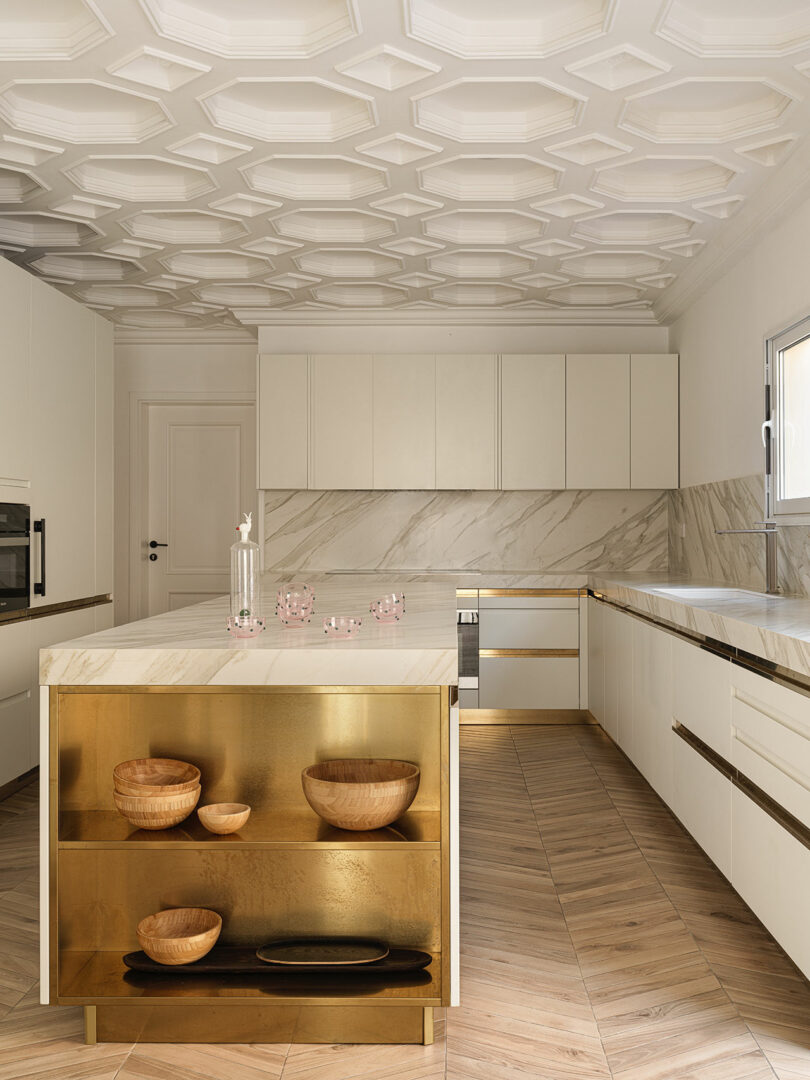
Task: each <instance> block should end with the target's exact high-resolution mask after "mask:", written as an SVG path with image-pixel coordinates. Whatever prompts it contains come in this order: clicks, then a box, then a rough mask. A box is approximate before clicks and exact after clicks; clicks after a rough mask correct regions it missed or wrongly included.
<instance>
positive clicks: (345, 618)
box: [323, 615, 363, 638]
mask: <svg viewBox="0 0 810 1080" xmlns="http://www.w3.org/2000/svg"><path fill="white" fill-rule="evenodd" d="M362 625H363V620H362V619H356V618H355V617H354V616H353V615H327V616H326V618H325V619H324V620H323V632H324V633H325V634H326V636H327V637H332V638H350V637H357V634H358V633H359V631H360V627H361V626H362Z"/></svg>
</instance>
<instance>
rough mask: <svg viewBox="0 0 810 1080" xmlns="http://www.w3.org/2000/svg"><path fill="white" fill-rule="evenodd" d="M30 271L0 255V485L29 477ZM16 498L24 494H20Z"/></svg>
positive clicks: (32, 427) (31, 430) (21, 482)
mask: <svg viewBox="0 0 810 1080" xmlns="http://www.w3.org/2000/svg"><path fill="white" fill-rule="evenodd" d="M31 281H32V278H31V275H30V274H26V273H25V272H23V271H20V270H19V268H18V267H16V266H12V265H11V264H10V263H8V262H6V260H5V259H0V297H2V301H1V302H2V313H3V336H2V343H0V370H2V372H3V386H2V392H0V487H2V486H3V485H4V484H8V483H11V484H12V485H13V486H15V487H17V486H23V485H27V484H28V483H29V481H30V480H31V442H32V439H33V438H34V432H35V431H36V429H37V427H38V424H37V423H35V422H34V420H33V416H32V413H31V398H30V392H31V391H30V387H29V379H30V374H31V373H30V337H31ZM19 501H20V502H27V501H28V497H27V496H25V495H21V496H20V500H19Z"/></svg>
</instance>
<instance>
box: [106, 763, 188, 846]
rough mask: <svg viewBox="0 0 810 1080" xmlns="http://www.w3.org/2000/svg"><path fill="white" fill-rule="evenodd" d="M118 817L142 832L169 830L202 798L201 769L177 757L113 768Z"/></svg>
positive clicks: (183, 818)
mask: <svg viewBox="0 0 810 1080" xmlns="http://www.w3.org/2000/svg"><path fill="white" fill-rule="evenodd" d="M113 784H114V791H113V798H114V800H115V805H116V808H117V809H118V812H119V814H121V815H122V816H123V817H125V818H126V819H127V821H128V822H130V824H132V825H135V826H136V827H137V828H139V829H170V828H171V827H172V826H173V825H179V824H180V822H181V821H185V819H186V818H187V817H188V816H189V814H190V813H191V812H192V810H193V809H194V807H195V806H196V805H197V802H198V801H199V798H200V770H199V769H198V768H197V767H196V766H195V765H190V764H189V763H188V762H187V761H175V760H174V758H135V759H134V760H132V761H122V762H121V763H120V764H119V765H116V766H115V768H114V769H113Z"/></svg>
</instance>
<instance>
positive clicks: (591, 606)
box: [587, 598, 605, 727]
mask: <svg viewBox="0 0 810 1080" xmlns="http://www.w3.org/2000/svg"><path fill="white" fill-rule="evenodd" d="M604 613H605V606H604V604H601V603H600V602H599V601H598V600H594V599H592V598H589V599H588V636H587V641H588V708H589V710H590V712H591V714H592V715H593V717H594V719H595V720H596V721H597V723H599V724H602V726H603V727H604V716H605V633H604Z"/></svg>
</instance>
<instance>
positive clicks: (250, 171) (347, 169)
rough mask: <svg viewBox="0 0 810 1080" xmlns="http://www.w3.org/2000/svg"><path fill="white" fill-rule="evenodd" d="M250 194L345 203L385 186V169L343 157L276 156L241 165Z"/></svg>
mask: <svg viewBox="0 0 810 1080" xmlns="http://www.w3.org/2000/svg"><path fill="white" fill-rule="evenodd" d="M241 171H242V175H243V176H244V178H245V180H246V181H247V183H248V184H249V185H250V187H252V188H253V189H254V191H264V192H267V193H268V194H270V195H280V196H281V197H282V198H284V199H298V200H304V199H306V200H309V201H312V200H317V199H326V200H328V201H331V200H333V199H334V200H346V199H360V198H363V196H365V195H374V194H375V193H376V192H378V191H385V189H386V188H387V187H388V176H387V173H386V171H385V169H382V168H380V167H379V166H377V165H368V164H366V163H365V162H363V161H355V160H353V159H352V158H346V157H331V156H328V155H318V156H310V157H293V156H290V155H276V156H274V157H269V158H265V159H264V160H262V161H256V162H253V163H252V164H251V165H243V166H242V170H241Z"/></svg>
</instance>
